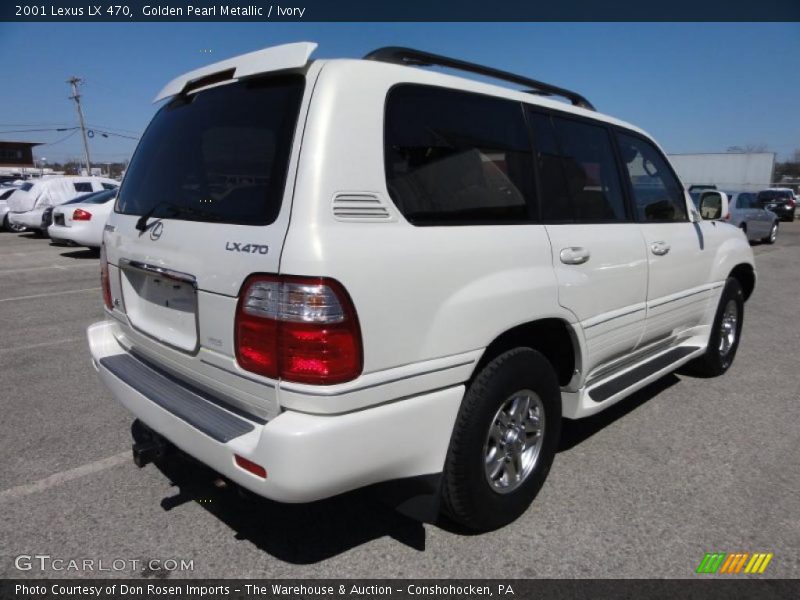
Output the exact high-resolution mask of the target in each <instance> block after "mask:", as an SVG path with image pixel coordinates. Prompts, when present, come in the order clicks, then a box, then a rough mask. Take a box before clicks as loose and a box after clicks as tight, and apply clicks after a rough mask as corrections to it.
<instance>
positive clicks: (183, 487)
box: [156, 456, 425, 565]
mask: <svg viewBox="0 0 800 600" xmlns="http://www.w3.org/2000/svg"><path fill="white" fill-rule="evenodd" d="M156 466H157V468H158V469H159V470H160V471H161V472H162V473H164V475H166V476H167V477H168V478H169V480H170V481H171V482H172V483H173V485H175V486H177V488H178V493H177V494H176V495H174V496H170V497H168V498H164V499H163V500H162V501H161V506H162V508H163V509H164V510H167V511H169V510H172V509H174V508H175V507H177V506H180V505H182V504H185V503H186V502H196V503H198V504H199V505H200V506H201V507H202V508H204V509H205V510H207V511H208V512H209V513H211V514H212V515H214V516H215V517H216V518H218V519H219V520H220V521H222V522H223V523H225V524H226V525H227V526H228V527H230V528H231V529H232V530H233V531H234V532H235V533H234V535H235V537H236V539H237V540H241V541H249V542H251V543H252V544H254V545H255V546H256V547H257V548H259V549H260V550H263V551H264V552H267V553H269V554H270V555H272V556H274V557H275V558H278V559H280V560H283V561H285V562H288V563H292V564H298V565H306V564H313V563H317V562H319V561H322V560H325V559H328V558H331V557H333V556H336V555H338V554H341V553H343V552H347V551H348V550H351V549H352V548H355V547H357V546H360V545H362V544H365V543H367V542H370V541H372V540H375V539H378V538H381V537H385V536H389V537H391V538H393V539H395V540H397V541H398V542H400V543H403V544H405V545H406V546H409V547H410V548H413V549H415V550H419V551H424V550H425V528H424V526H423V525H422V523H420V522H418V521H415V520H413V519H410V518H408V517H405V516H403V515H401V514H400V513H398V512H396V511H395V510H394V509H392V508H390V507H389V506H387V505H385V504H383V503H382V502H381V501H380V500H379V498H378V497H377V495H376V494H375V493H373V491H372V490H370V489H365V490H356V491H354V492H349V493H346V494H342V495H339V496H335V497H333V498H329V499H326V500H321V501H318V502H312V503H308V504H281V503H278V502H272V501H270V500H266V499H264V498H260V497H258V496H255V495H253V494H250V493H249V492H242V491H241V490H239V489H238V488H237V487H236V486H232V485H227V486H225V487H217V485H215V479H216V478H217V475H216V474H215V473H214V472H213V471H212V470H211V469H209V468H208V467H205V466H203V465H201V464H199V463H196V462H194V461H192V460H187V459H185V458H183V457H180V456H178V457H174V458H170V459H168V460H162V461H159V463H158V464H157V465H156ZM216 481H219V480H216Z"/></svg>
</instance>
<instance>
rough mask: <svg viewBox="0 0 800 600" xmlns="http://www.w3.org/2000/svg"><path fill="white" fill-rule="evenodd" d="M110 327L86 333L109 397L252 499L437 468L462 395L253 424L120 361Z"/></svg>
mask: <svg viewBox="0 0 800 600" xmlns="http://www.w3.org/2000/svg"><path fill="white" fill-rule="evenodd" d="M113 328H114V324H113V323H112V322H100V323H95V324H94V325H92V326H90V327H89V329H88V332H87V333H88V338H89V347H90V350H91V354H92V359H93V362H94V366H95V368H96V369H97V371H98V373H99V375H100V378H101V380H102V381H103V383H104V384H105V385H106V386H107V387H108V389H109V390H110V391H111V393H112V395H113V396H114V397H115V398H116V399H117V400H118V401H119V402H120V403H121V404H123V405H124V406H125V407H126V408H127V409H128V410H129V411H130V412H132V413H133V414H134V415H135V416H136V417H137V418H138V419H140V420H141V421H143V422H144V423H145V424H146V425H148V426H149V427H150V428H152V429H153V430H155V431H156V432H158V433H159V434H161V435H162V436H164V437H165V438H166V439H168V440H169V441H170V442H172V443H173V444H174V445H175V446H177V447H178V448H180V449H181V450H183V451H184V452H186V453H187V454H189V455H191V456H193V457H194V458H196V459H198V460H199V461H201V462H202V463H205V464H206V465H208V466H209V467H211V468H212V469H214V470H215V471H217V472H219V473H221V474H222V475H224V476H226V477H228V478H229V479H231V480H232V481H235V482H236V483H238V484H240V485H242V486H244V487H245V488H247V489H249V490H251V491H253V492H255V493H256V494H259V495H261V496H264V497H266V498H270V499H272V500H277V501H279V502H310V501H313V500H319V499H322V498H326V497H329V496H333V495H336V494H339V493H342V492H346V491H349V490H352V489H355V488H359V487H364V486H367V485H371V484H374V483H379V482H383V481H389V480H396V479H404V478H410V477H418V476H422V475H429V474H434V473H439V472H441V471H442V469H443V466H444V460H445V455H446V453H447V447H448V445H449V442H450V434H451V432H452V429H453V424H454V422H455V418H456V414H457V412H458V408H459V406H460V403H461V398H462V396H463V394H464V386H455V387H451V388H447V389H444V390H438V391H435V392H430V393H427V394H421V395H417V396H413V397H410V398H407V399H404V400H399V401H395V402H391V403H388V404H384V405H381V406H377V407H373V408H368V409H364V410H358V411H353V412H349V413H345V414H338V415H314V414H307V413H300V412H295V411H291V410H286V411H284V412H282V413H281V414H279V415H278V416H277V417H275V418H274V419H272V420H271V421H269V422H263V421H262V422H257V421H254V420H252V418H250V417H247V416H243V415H242V414H241V413H239V414H237V413H236V412H234V411H233V410H229V407H227V406H226V405H221V404H219V403H218V402H215V401H214V399H213V398H210V397H208V396H205V395H203V394H202V392H199V393H198V392H197V391H196V390H193V389H191V388H190V387H188V386H186V385H185V384H183V383H182V382H180V381H178V380H176V379H174V378H171V377H170V376H168V375H166V374H164V373H160V372H158V371H157V370H155V369H153V367H152V366H150V365H147V364H145V363H143V362H141V361H139V360H138V359H137V358H135V357H134V356H132V355H130V354H128V353H127V352H126V351H125V350H124V349H123V348H122V346H120V345H119V344H118V342H117V341H116V339H115V337H114V335H113ZM235 454H238V455H239V456H242V457H244V458H246V459H248V460H250V461H252V462H255V463H256V464H258V465H261V466H263V467H264V468H265V469H266V471H267V478H266V479H261V478H260V477H257V476H255V475H253V474H251V473H250V472H248V471H245V470H244V469H242V468H241V467H239V466H238V465H237V464H236V463H235V462H234V455H235Z"/></svg>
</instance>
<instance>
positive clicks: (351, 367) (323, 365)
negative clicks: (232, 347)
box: [235, 275, 363, 385]
mask: <svg viewBox="0 0 800 600" xmlns="http://www.w3.org/2000/svg"><path fill="white" fill-rule="evenodd" d="M235 328H236V359H237V360H238V361H239V365H240V366H241V367H242V368H243V369H246V370H248V371H252V372H253V373H258V374H260V375H264V376H265V377H271V378H274V379H277V378H281V379H285V380H286V381H294V382H297V383H310V384H316V385H330V384H334V383H342V382H345V381H351V380H353V379H355V378H356V377H358V376H359V375H360V374H361V369H362V365H363V359H362V348H361V330H360V328H359V325H358V318H357V317H356V311H355V308H354V307H353V303H352V301H351V300H350V296H349V295H348V293H347V291H346V290H345V289H344V287H342V285H341V284H340V283H339V282H337V281H335V280H332V279H327V278H323V277H293V276H274V275H256V276H254V277H251V278H250V279H248V280H247V281H246V282H245V284H244V287H243V288H242V294H241V296H240V297H239V305H238V307H237V310H236V326H235Z"/></svg>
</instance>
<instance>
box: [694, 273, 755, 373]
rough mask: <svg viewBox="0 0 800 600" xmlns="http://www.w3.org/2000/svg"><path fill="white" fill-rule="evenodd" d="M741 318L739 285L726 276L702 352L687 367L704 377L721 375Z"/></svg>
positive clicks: (733, 351) (732, 355) (730, 360)
mask: <svg viewBox="0 0 800 600" xmlns="http://www.w3.org/2000/svg"><path fill="white" fill-rule="evenodd" d="M743 322H744V294H743V293H742V286H741V285H740V284H739V282H738V281H737V280H736V279H734V278H733V277H729V278H728V280H727V281H726V282H725V287H724V288H722V295H721V297H720V300H719V306H718V307H717V314H716V316H715V317H714V323H713V325H712V326H711V336H710V337H709V339H708V347H707V348H706V352H705V354H703V355H702V356H701V357H699V358H697V359H695V360H694V361H692V362H691V363H690V364H689V369H690V371H692V372H694V373H695V374H697V375H701V376H704V377H716V376H717V375H722V374H723V373H724V372H725V371H727V370H728V369H729V368H730V366H731V365H732V364H733V359H734V358H735V357H736V350H738V348H739V337H740V336H741V333H742V323H743Z"/></svg>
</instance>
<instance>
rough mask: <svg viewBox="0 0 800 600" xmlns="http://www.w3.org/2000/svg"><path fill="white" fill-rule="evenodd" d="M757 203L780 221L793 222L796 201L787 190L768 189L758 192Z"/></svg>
mask: <svg viewBox="0 0 800 600" xmlns="http://www.w3.org/2000/svg"><path fill="white" fill-rule="evenodd" d="M758 203H759V205H760V206H761V207H762V208H765V209H767V210H771V211H772V212H774V213H775V214H776V215H778V216H779V217H780V219H781V221H794V209H795V208H796V207H797V199H796V198H795V195H794V192H793V191H792V190H791V189H789V188H770V189H768V190H763V191H760V192H758Z"/></svg>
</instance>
